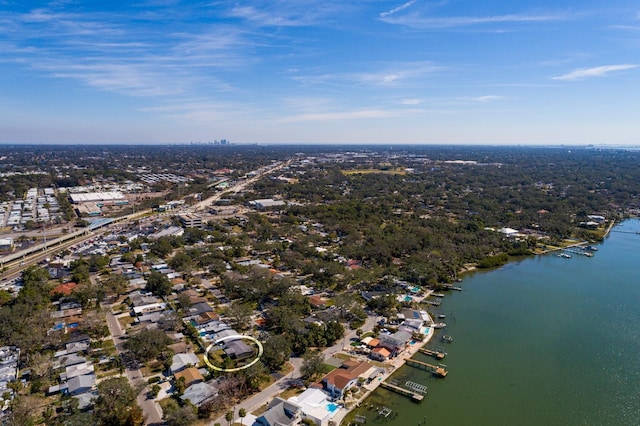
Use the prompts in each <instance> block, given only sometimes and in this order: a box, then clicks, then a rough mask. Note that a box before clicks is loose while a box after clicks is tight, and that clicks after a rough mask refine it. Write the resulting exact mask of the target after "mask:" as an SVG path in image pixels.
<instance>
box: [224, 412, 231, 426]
mask: <svg viewBox="0 0 640 426" xmlns="http://www.w3.org/2000/svg"><path fill="white" fill-rule="evenodd" d="M224 419H225V420H226V421H228V422H229V426H231V422H232V421H233V411H231V410H229V411H227V414H225V415H224Z"/></svg>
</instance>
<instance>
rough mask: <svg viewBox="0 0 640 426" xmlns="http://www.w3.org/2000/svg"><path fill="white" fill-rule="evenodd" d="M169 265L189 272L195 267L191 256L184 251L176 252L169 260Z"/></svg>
mask: <svg viewBox="0 0 640 426" xmlns="http://www.w3.org/2000/svg"><path fill="white" fill-rule="evenodd" d="M168 264H169V266H170V267H171V268H173V269H175V270H177V271H183V272H189V271H190V270H191V269H192V268H193V262H192V261H191V257H189V255H188V254H187V253H185V252H184V251H179V252H178V253H176V254H175V255H174V256H173V257H172V258H171V259H170V260H169V262H168Z"/></svg>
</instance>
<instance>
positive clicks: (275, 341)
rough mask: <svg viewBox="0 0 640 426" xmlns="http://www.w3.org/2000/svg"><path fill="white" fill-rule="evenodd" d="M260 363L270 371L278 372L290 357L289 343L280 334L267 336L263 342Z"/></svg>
mask: <svg viewBox="0 0 640 426" xmlns="http://www.w3.org/2000/svg"><path fill="white" fill-rule="evenodd" d="M263 346H264V352H263V354H262V358H261V359H262V362H264V365H265V366H266V367H267V368H268V369H269V370H270V371H278V370H280V368H282V366H283V365H284V363H285V362H287V361H288V360H289V358H290V356H291V343H290V342H289V340H288V339H287V338H286V337H285V336H283V335H282V334H274V335H271V336H269V338H268V339H267V341H266V342H264V345H263Z"/></svg>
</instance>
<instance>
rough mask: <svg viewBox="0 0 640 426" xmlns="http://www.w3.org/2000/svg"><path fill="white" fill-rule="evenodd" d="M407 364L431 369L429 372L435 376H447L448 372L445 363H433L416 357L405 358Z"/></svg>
mask: <svg viewBox="0 0 640 426" xmlns="http://www.w3.org/2000/svg"><path fill="white" fill-rule="evenodd" d="M407 365H410V366H412V367H416V368H421V369H423V370H429V371H431V374H433V375H434V376H436V377H447V374H449V372H448V371H447V368H446V365H444V364H438V365H433V364H429V363H427V362H424V361H418V360H417V359H413V358H409V359H408V360H407Z"/></svg>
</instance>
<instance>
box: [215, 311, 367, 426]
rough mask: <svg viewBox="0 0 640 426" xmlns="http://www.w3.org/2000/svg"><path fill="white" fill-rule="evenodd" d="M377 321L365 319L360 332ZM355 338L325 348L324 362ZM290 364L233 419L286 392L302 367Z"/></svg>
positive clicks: (348, 335) (296, 362)
mask: <svg viewBox="0 0 640 426" xmlns="http://www.w3.org/2000/svg"><path fill="white" fill-rule="evenodd" d="M377 320H378V317H376V316H368V317H367V319H366V320H365V322H364V324H363V326H362V327H360V328H361V329H362V331H364V332H367V331H371V330H372V329H373V327H374V326H375V325H376V322H377ZM354 337H357V334H356V330H351V331H350V332H349V333H346V334H345V336H344V338H342V339H340V340H339V341H338V343H336V344H335V345H333V346H331V347H328V348H326V349H325V350H324V351H323V353H324V356H325V360H326V359H329V358H330V357H331V356H333V355H334V354H335V353H337V352H341V351H342V348H343V347H344V346H346V345H348V344H349V342H350V341H351V339H352V338H354ZM290 362H291V364H292V365H293V367H294V368H293V371H292V372H291V373H289V374H287V375H286V376H284V377H281V378H280V379H278V380H276V381H275V382H274V383H273V384H272V385H270V386H269V387H267V388H265V389H264V390H262V391H261V392H259V393H257V394H255V395H253V396H252V397H250V398H248V399H246V400H244V401H242V402H241V403H240V404H238V405H236V406H235V410H236V411H235V413H234V414H235V418H237V417H238V416H237V414H238V410H240V409H241V408H244V409H245V410H246V411H247V413H251V412H252V411H255V410H257V409H258V408H261V407H263V406H264V405H265V404H267V403H268V402H270V401H271V400H272V399H273V398H274V397H275V396H276V395H278V394H279V393H280V392H282V391H284V390H286V389H287V388H288V387H289V382H290V381H291V380H293V379H299V378H300V375H301V374H300V368H301V367H302V358H291V359H290ZM216 423H220V424H221V425H223V424H226V423H227V422H226V420H225V419H224V416H222V417H220V418H218V419H215V420H214V421H212V422H210V423H209V425H214V424H216Z"/></svg>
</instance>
